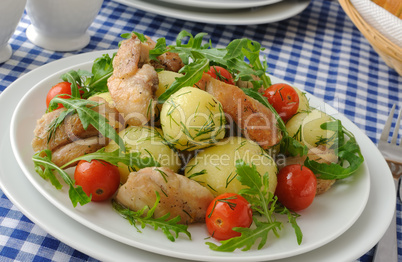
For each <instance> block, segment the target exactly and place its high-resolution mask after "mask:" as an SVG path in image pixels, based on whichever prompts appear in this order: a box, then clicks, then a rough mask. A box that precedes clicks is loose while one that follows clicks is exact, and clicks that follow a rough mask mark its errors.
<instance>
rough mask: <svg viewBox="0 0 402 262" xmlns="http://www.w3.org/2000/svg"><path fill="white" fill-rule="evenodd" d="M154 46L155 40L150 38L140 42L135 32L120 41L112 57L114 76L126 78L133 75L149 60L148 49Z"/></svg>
mask: <svg viewBox="0 0 402 262" xmlns="http://www.w3.org/2000/svg"><path fill="white" fill-rule="evenodd" d="M154 47H155V42H154V41H152V40H151V39H150V38H147V41H145V42H144V43H142V42H141V41H140V39H138V37H137V36H136V35H135V34H132V37H131V38H129V39H126V40H124V41H122V43H121V45H120V47H119V50H118V51H117V54H116V56H115V58H114V59H113V68H114V70H113V75H114V77H117V78H126V77H130V76H133V75H135V74H136V73H137V71H138V69H139V68H140V67H141V66H142V65H143V64H146V63H148V62H149V50H151V49H153V48H154Z"/></svg>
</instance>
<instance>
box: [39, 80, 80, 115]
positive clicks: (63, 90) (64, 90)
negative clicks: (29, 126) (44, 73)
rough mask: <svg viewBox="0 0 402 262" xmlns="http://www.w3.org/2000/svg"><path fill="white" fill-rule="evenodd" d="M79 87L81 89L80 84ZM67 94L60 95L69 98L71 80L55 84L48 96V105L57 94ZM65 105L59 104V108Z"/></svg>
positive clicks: (47, 105)
mask: <svg viewBox="0 0 402 262" xmlns="http://www.w3.org/2000/svg"><path fill="white" fill-rule="evenodd" d="M78 89H81V87H80V86H78ZM60 94H66V95H65V96H63V95H62V96H60V97H61V98H69V97H70V96H71V83H69V82H60V83H57V84H56V85H54V86H53V87H52V88H51V89H50V90H49V92H48V93H47V96H46V107H49V104H50V101H51V100H52V99H53V98H54V97H55V96H57V95H60ZM62 107H64V106H63V105H62V104H59V106H58V107H57V109H59V108H62Z"/></svg>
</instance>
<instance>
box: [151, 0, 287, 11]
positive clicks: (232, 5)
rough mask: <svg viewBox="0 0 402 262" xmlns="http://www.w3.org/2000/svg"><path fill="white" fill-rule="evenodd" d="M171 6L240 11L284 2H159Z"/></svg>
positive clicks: (259, 0)
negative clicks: (240, 9)
mask: <svg viewBox="0 0 402 262" xmlns="http://www.w3.org/2000/svg"><path fill="white" fill-rule="evenodd" d="M158 1H162V2H166V3H170V4H175V5H182V6H191V7H201V8H207V9H227V10H231V9H239V8H253V7H259V6H265V5H270V4H274V3H277V2H279V1H282V0H248V1H242V0H226V1H224V2H218V1H199V0H158Z"/></svg>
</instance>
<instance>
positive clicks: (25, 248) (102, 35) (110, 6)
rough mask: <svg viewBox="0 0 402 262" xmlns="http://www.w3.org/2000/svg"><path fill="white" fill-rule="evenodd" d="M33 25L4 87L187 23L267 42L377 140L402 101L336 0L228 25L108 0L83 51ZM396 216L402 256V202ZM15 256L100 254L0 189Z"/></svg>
mask: <svg viewBox="0 0 402 262" xmlns="http://www.w3.org/2000/svg"><path fill="white" fill-rule="evenodd" d="M29 24H30V19H29V17H28V16H27V15H26V13H25V14H24V15H23V17H22V19H21V21H20V23H19V25H18V27H17V29H16V31H15V34H14V35H13V36H12V38H11V40H10V44H11V46H12V48H13V56H12V57H11V59H10V60H8V61H7V62H5V63H3V64H0V93H1V92H2V91H4V90H5V89H6V88H7V87H8V86H9V85H10V84H11V83H13V81H15V80H16V79H17V78H19V77H21V76H23V75H24V74H26V73H28V72H30V71H31V70H33V69H35V68H38V67H40V66H42V65H45V64H47V63H49V62H52V61H54V60H57V59H60V58H64V57H68V56H72V55H75V54H78V53H86V52H91V51H94V50H105V49H115V48H116V47H117V45H118V42H119V41H120V40H121V38H120V37H119V36H120V34H122V33H125V32H131V31H137V32H141V33H144V34H146V35H149V36H152V37H153V38H158V37H166V39H167V41H174V39H175V37H176V35H177V34H178V32H180V31H181V30H183V29H185V30H187V31H189V32H191V33H193V34H196V33H198V32H206V33H208V34H209V35H210V36H211V38H212V41H213V44H214V45H225V44H227V43H228V42H229V41H230V40H231V39H234V38H242V37H248V38H251V39H253V40H256V41H259V42H261V43H262V44H263V45H264V46H265V47H267V49H266V50H265V51H264V52H265V54H266V55H267V58H268V64H269V71H270V73H272V74H273V75H274V76H276V77H279V78H282V79H284V80H286V81H288V82H291V83H294V84H295V85H296V86H301V87H303V88H304V89H305V90H306V91H308V92H310V93H312V94H313V95H315V96H317V97H319V98H322V99H324V100H325V101H326V102H327V103H329V104H331V105H336V108H337V109H338V110H339V111H340V112H341V113H343V114H344V115H346V116H347V117H348V118H349V119H350V120H351V121H353V122H354V123H355V124H356V125H357V126H358V127H359V128H360V129H361V130H363V131H364V132H365V133H366V134H367V135H368V137H369V138H370V139H371V140H372V141H373V142H374V143H377V141H378V139H379V135H380V133H381V130H382V127H383V126H384V124H385V120H386V118H387V115H388V113H389V110H390V108H391V106H392V105H393V104H397V105H398V108H400V107H401V106H402V77H400V76H399V75H398V74H397V73H396V72H395V71H394V70H392V69H390V68H389V67H388V66H387V65H386V64H385V63H384V62H383V61H382V60H381V58H380V57H379V56H378V55H377V53H376V52H375V51H374V50H373V49H372V47H371V46H370V45H369V43H368V42H367V40H366V39H365V38H364V37H363V36H362V35H361V33H360V32H359V31H358V30H357V29H356V27H355V26H354V25H353V24H352V22H351V21H350V19H349V18H348V17H347V16H346V15H345V13H344V11H343V10H342V8H341V7H340V6H339V4H338V3H337V2H336V1H331V0H312V2H311V4H310V5H309V6H308V7H307V9H306V10H304V11H303V12H302V13H300V14H299V15H296V16H294V17H292V18H289V19H287V20H285V21H281V22H276V23H270V24H262V25H248V26H224V25H214V24H204V23H196V22H191V21H183V20H179V19H174V18H169V17H164V16H160V15H156V14H153V13H149V12H144V11H141V10H138V9H135V8H132V7H127V6H125V5H122V4H119V3H117V2H114V1H111V0H105V1H104V3H103V6H102V9H101V11H100V13H99V15H98V16H97V18H96V20H95V21H94V23H93V24H92V25H91V27H90V28H89V32H90V34H91V36H92V38H91V42H90V44H89V45H88V46H87V47H85V48H84V49H82V50H80V51H77V52H67V53H63V52H52V51H48V50H44V49H42V48H39V47H37V46H35V45H34V44H32V43H31V42H30V41H29V40H27V37H26V29H27V27H28V25H29ZM0 95H1V94H0ZM1 128H6V127H3V126H2V127H1ZM7 128H8V127H7ZM0 161H1V160H0ZM397 215H398V219H397V222H398V237H399V241H398V242H399V248H398V250H399V258H400V260H401V259H402V256H401V255H402V229H401V226H402V221H401V218H402V215H401V205H400V204H399V203H398V204H397ZM373 252H374V251H373V249H372V250H370V251H369V252H368V253H366V254H365V255H364V256H362V257H361V258H360V260H359V261H371V260H372V256H373ZM13 260H19V261H52V260H54V261H68V260H71V261H95V259H93V258H91V257H90V256H88V255H86V254H83V253H81V252H79V251H77V250H75V249H73V248H71V247H69V246H68V245H66V244H64V243H62V242H60V241H59V240H58V239H56V238H54V237H53V236H52V235H50V234H48V233H47V232H45V231H44V230H43V229H41V228H40V227H39V226H38V225H36V224H35V223H33V222H31V221H30V220H29V219H28V218H27V217H26V216H25V215H24V214H23V213H21V212H20V211H19V210H18V209H17V208H16V207H15V206H14V205H13V203H12V202H11V201H10V200H9V199H8V198H7V196H6V195H5V194H4V193H3V192H2V191H1V190H0V261H13Z"/></svg>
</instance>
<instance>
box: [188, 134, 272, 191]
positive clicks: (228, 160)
mask: <svg viewBox="0 0 402 262" xmlns="http://www.w3.org/2000/svg"><path fill="white" fill-rule="evenodd" d="M238 159H243V161H244V162H245V163H247V164H251V163H253V164H254V165H255V166H256V168H257V171H258V172H259V173H260V174H261V176H262V175H264V174H265V173H268V175H269V190H270V192H272V193H274V192H275V188H276V184H277V180H276V173H277V171H278V169H277V166H276V164H275V162H274V160H273V159H272V158H271V157H270V156H269V155H268V154H267V153H266V152H265V151H264V150H263V149H262V148H261V147H260V146H259V145H258V144H257V143H255V142H253V141H251V140H248V139H246V138H242V137H229V138H225V139H224V140H222V141H221V142H220V143H219V144H218V145H215V146H213V147H210V148H207V149H204V150H203V151H202V152H200V153H199V154H198V155H197V156H195V157H194V158H192V159H191V160H190V161H189V163H188V164H187V166H186V168H185V176H187V177H189V178H190V179H193V180H195V181H197V182H199V183H200V184H201V185H203V186H205V187H206V188H208V189H209V190H210V191H211V193H212V194H214V195H215V196H217V195H220V194H223V193H226V192H231V193H237V192H239V190H240V189H242V188H244V187H245V186H243V185H242V184H241V183H240V181H239V180H237V179H236V160H238Z"/></svg>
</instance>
